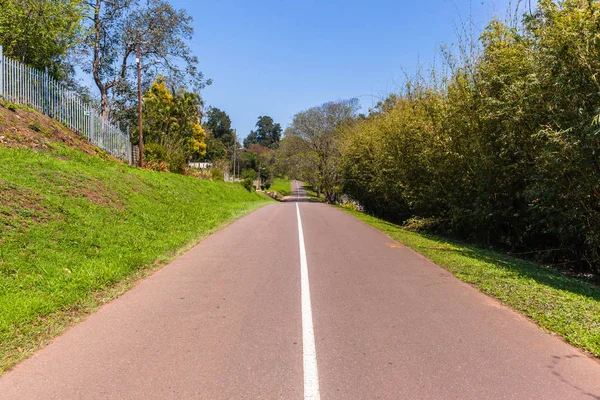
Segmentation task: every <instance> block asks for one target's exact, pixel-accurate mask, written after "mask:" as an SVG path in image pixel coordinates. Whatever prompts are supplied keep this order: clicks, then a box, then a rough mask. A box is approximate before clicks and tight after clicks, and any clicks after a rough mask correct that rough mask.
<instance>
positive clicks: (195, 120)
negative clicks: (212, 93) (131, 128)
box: [144, 77, 206, 172]
mask: <svg viewBox="0 0 600 400" xmlns="http://www.w3.org/2000/svg"><path fill="white" fill-rule="evenodd" d="M201 106H202V98H201V97H200V95H199V94H197V93H192V92H188V91H187V90H185V89H179V90H175V89H174V88H170V87H169V86H168V84H167V82H166V81H165V80H164V78H162V77H158V78H157V79H156V80H155V81H154V82H153V83H152V86H151V87H150V89H149V90H148V91H147V92H146V94H145V95H144V142H145V143H146V145H145V147H144V153H145V156H146V157H147V159H148V161H156V162H166V163H167V165H168V169H169V170H170V171H173V172H181V171H182V170H183V169H184V168H185V166H186V164H187V162H188V161H190V160H192V159H202V158H203V157H204V155H205V154H206V144H205V137H206V135H205V132H204V129H202V126H201V125H200V120H201V118H202V112H201Z"/></svg>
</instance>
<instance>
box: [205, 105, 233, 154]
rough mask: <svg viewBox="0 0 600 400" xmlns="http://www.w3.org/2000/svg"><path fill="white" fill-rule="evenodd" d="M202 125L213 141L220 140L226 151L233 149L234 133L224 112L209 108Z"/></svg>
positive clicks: (229, 119)
mask: <svg viewBox="0 0 600 400" xmlns="http://www.w3.org/2000/svg"><path fill="white" fill-rule="evenodd" d="M204 124H205V126H206V127H207V129H208V130H210V132H211V133H212V137H213V138H214V139H218V140H220V141H221V143H223V145H224V146H225V147H226V148H227V149H232V148H233V143H234V132H233V129H232V128H231V118H229V115H227V113H226V112H225V111H222V110H219V109H218V108H215V107H210V108H209V109H208V112H207V113H206V122H205V123H204Z"/></svg>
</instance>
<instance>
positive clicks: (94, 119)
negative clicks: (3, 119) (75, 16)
mask: <svg viewBox="0 0 600 400" xmlns="http://www.w3.org/2000/svg"><path fill="white" fill-rule="evenodd" d="M0 98H4V99H5V100H7V101H9V102H12V103H18V104H25V105H28V106H30V107H32V108H35V109H37V110H39V111H41V112H43V113H44V114H46V115H48V116H49V117H51V118H54V119H55V120H57V121H59V122H61V123H63V124H65V125H66V126H68V127H69V128H71V129H72V130H73V131H75V132H77V133H78V134H79V135H81V136H83V137H85V138H87V139H88V140H89V141H90V142H92V143H93V144H95V145H97V146H98V147H100V148H101V149H103V150H105V151H107V152H109V153H110V154H112V155H114V156H115V157H117V158H119V159H121V160H124V161H127V162H128V163H131V162H132V149H131V142H130V140H129V135H127V134H125V133H123V132H122V131H121V129H119V127H118V126H117V125H114V124H112V123H110V122H108V121H104V120H103V119H102V118H101V117H100V113H99V111H98V107H97V106H96V105H94V104H89V103H86V102H84V101H83V100H82V99H81V97H80V96H79V95H77V94H76V93H74V92H72V91H70V90H68V89H67V88H65V87H64V85H62V84H61V83H59V82H57V81H56V80H54V79H53V78H52V77H50V76H49V75H48V74H47V73H45V72H42V71H39V70H36V69H34V68H31V67H29V66H27V65H25V64H23V63H20V62H18V61H15V60H12V59H10V58H8V57H5V56H4V55H3V54H2V46H0Z"/></svg>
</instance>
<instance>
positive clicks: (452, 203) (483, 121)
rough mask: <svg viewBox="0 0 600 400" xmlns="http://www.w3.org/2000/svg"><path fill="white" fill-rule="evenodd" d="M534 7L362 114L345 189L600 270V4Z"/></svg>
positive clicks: (437, 222)
mask: <svg viewBox="0 0 600 400" xmlns="http://www.w3.org/2000/svg"><path fill="white" fill-rule="evenodd" d="M523 21H524V22H523V24H522V26H520V27H510V26H507V25H505V24H503V23H501V22H499V21H493V22H492V23H491V24H490V25H489V26H488V28H487V29H486V30H485V32H484V33H483V34H482V36H481V42H480V43H481V52H480V54H479V55H478V56H476V57H471V58H469V59H465V60H464V62H463V63H462V66H461V67H456V66H454V67H453V68H452V73H451V74H450V76H448V77H446V78H445V79H443V80H435V82H436V83H435V84H434V83H429V82H424V81H416V82H410V83H409V84H408V85H407V88H406V90H405V91H404V92H403V93H402V94H401V95H397V96H392V97H390V98H389V99H388V100H387V101H386V102H384V103H382V104H380V105H379V107H378V108H376V109H375V110H373V111H372V112H371V113H370V114H369V116H367V117H365V118H359V119H356V120H355V121H354V123H353V125H352V127H351V128H350V129H349V130H348V131H347V132H346V133H345V135H344V139H343V142H342V155H343V172H344V182H345V183H344V185H345V192H346V193H348V194H349V195H351V196H352V197H353V198H354V199H356V200H358V201H359V202H360V204H361V205H362V206H363V207H364V208H365V210H367V211H369V212H371V213H373V214H376V215H379V216H382V217H385V218H388V219H392V220H394V221H398V222H406V221H407V220H409V219H411V224H413V225H419V226H426V227H427V228H428V229H434V230H438V231H443V232H445V233H451V234H454V235H457V236H460V237H463V238H466V239H470V240H474V241H477V242H481V243H487V244H494V245H498V246H502V247H504V248H507V249H510V250H512V251H515V252H518V253H526V254H530V255H533V256H535V257H536V258H538V259H541V260H544V261H547V262H550V263H553V264H556V265H564V266H568V267H574V268H576V269H578V270H579V271H583V272H591V273H594V274H596V275H599V272H600V268H599V266H600V261H599V250H600V159H599V154H600V153H599V152H600V136H599V135H598V133H599V132H600V128H599V127H598V120H599V117H598V114H599V113H600V110H599V106H600V82H599V79H600V77H599V76H598V71H600V5H599V4H598V3H597V2H588V1H585V0H566V1H563V2H560V3H556V2H553V1H550V0H543V1H540V2H539V4H538V8H537V10H536V11H535V12H534V13H532V14H528V15H525V16H524V20H523ZM440 82H441V83H440ZM415 218H416V219H415ZM417 220H424V223H416V221H417Z"/></svg>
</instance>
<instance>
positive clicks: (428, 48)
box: [172, 0, 510, 138]
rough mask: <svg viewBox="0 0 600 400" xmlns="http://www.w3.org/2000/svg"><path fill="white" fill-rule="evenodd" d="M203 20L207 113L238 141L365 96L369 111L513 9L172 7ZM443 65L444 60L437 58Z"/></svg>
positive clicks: (302, 1)
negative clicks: (329, 104)
mask: <svg viewBox="0 0 600 400" xmlns="http://www.w3.org/2000/svg"><path fill="white" fill-rule="evenodd" d="M172 2H173V4H174V5H175V6H176V7H177V8H185V9H186V10H187V11H188V13H189V14H190V15H191V16H192V17H193V18H194V29H195V38H194V41H193V43H192V48H193V50H194V52H195V53H196V54H197V55H198V57H199V59H200V69H201V70H202V71H203V72H204V74H205V75H206V77H207V78H211V79H213V81H214V83H213V84H212V85H211V86H209V87H207V88H206V89H205V90H204V91H203V97H204V100H205V102H206V104H207V105H211V106H214V107H218V108H220V109H222V110H224V111H225V112H227V113H228V114H229V115H230V117H231V119H232V125H233V127H234V128H236V129H237V132H238V137H240V138H242V137H245V136H246V135H247V134H248V133H249V132H250V130H251V129H253V128H254V124H255V123H256V120H257V118H258V116H260V115H270V116H271V117H273V119H274V120H275V122H279V123H280V124H281V125H282V127H284V128H285V127H286V126H287V124H288V123H289V122H290V121H291V119H292V117H293V115H294V114H295V113H297V112H299V111H302V110H304V109H307V108H309V107H312V106H315V105H319V104H321V103H323V102H326V101H330V100H339V99H345V98H350V97H358V98H359V100H360V101H361V104H362V105H363V108H364V109H365V110H366V109H368V108H369V107H370V106H371V105H373V104H374V103H376V102H377V98H378V97H382V96H383V97H384V96H385V95H386V94H389V93H392V92H395V91H397V90H398V88H399V86H400V85H401V83H402V80H403V76H404V74H403V72H402V71H403V70H405V71H408V72H409V73H410V72H412V71H414V70H415V68H416V66H417V65H419V64H421V65H423V66H424V67H428V66H430V65H431V64H432V62H433V60H434V57H435V53H436V51H437V50H438V49H439V47H440V45H442V44H444V43H446V44H451V43H453V42H455V38H456V27H457V26H460V25H461V21H465V20H468V19H469V17H470V16H472V19H473V21H474V25H475V27H476V28H477V29H481V28H482V27H484V26H485V24H486V22H487V21H488V20H489V19H491V18H492V17H494V16H500V17H504V16H505V15H506V10H507V8H508V5H509V2H510V0H493V1H492V0H479V1H470V0H455V1H448V0H412V1H403V0H382V1H359V0H345V1H343V0H324V1H316V0H294V1H285V0H271V1H269V0H255V1H248V0H221V1H198V0H172ZM438 58H439V56H438Z"/></svg>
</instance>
